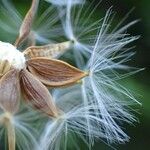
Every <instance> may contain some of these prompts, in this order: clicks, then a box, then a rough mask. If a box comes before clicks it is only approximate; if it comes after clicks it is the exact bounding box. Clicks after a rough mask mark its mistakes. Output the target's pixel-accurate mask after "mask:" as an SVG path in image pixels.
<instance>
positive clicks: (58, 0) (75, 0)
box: [45, 0, 83, 6]
mask: <svg viewBox="0 0 150 150" xmlns="http://www.w3.org/2000/svg"><path fill="white" fill-rule="evenodd" d="M45 1H47V2H50V3H52V4H53V5H56V6H66V5H67V4H68V3H70V2H71V3H72V4H73V5H75V4H81V3H83V0H45Z"/></svg>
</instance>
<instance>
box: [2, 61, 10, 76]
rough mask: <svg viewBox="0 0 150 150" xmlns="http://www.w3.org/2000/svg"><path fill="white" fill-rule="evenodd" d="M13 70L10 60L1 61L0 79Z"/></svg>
mask: <svg viewBox="0 0 150 150" xmlns="http://www.w3.org/2000/svg"><path fill="white" fill-rule="evenodd" d="M10 69H11V64H10V63H9V62H8V60H1V61H0V77H1V76H3V75H4V74H5V73H7V72H8V71H9V70H10Z"/></svg>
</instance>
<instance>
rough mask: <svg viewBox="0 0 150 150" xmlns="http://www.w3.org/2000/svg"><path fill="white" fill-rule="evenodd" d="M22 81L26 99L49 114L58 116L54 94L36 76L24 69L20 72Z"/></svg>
mask: <svg viewBox="0 0 150 150" xmlns="http://www.w3.org/2000/svg"><path fill="white" fill-rule="evenodd" d="M20 83H21V89H22V94H23V96H24V99H25V100H26V101H28V102H30V103H31V104H32V106H34V107H35V108H36V109H38V110H40V111H43V112H44V113H46V114H48V115H49V116H52V117H57V115H58V109H57V108H56V106H55V104H54V101H53V99H52V96H51V95H50V93H49V91H48V89H47V88H46V87H45V86H44V85H43V84H42V83H41V82H40V81H39V80H38V79H37V78H36V77H34V76H33V75H32V74H31V73H29V72H28V71H27V70H25V69H24V70H22V71H21V73H20Z"/></svg>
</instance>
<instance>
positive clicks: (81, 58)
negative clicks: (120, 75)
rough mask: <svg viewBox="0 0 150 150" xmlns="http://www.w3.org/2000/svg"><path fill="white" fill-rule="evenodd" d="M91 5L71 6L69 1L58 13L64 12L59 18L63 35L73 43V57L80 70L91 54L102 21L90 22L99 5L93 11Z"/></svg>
mask: <svg viewBox="0 0 150 150" xmlns="http://www.w3.org/2000/svg"><path fill="white" fill-rule="evenodd" d="M92 4H93V3H91V4H90V5H87V4H86V3H82V4H81V5H73V4H72V1H69V2H68V3H67V6H66V7H65V9H64V8H60V12H61V11H62V10H65V12H66V13H65V15H64V17H62V18H61V20H62V25H63V28H64V32H65V35H66V37H67V39H69V40H71V41H73V42H74V45H73V57H74V58H75V62H76V64H77V66H78V67H79V68H82V69H83V67H84V66H85V64H86V61H85V60H86V59H88V58H89V56H90V54H91V53H92V51H91V49H93V45H94V44H93V43H94V40H95V38H96V35H97V32H98V29H99V27H100V26H99V23H100V22H101V20H102V19H98V20H97V21H92V19H93V17H94V15H95V13H94V12H95V9H96V8H97V6H98V5H99V3H98V4H97V6H96V7H95V8H94V9H93V7H92Z"/></svg>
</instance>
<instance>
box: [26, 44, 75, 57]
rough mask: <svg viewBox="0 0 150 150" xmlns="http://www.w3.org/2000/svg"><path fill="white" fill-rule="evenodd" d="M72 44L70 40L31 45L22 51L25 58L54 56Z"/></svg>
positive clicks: (60, 53)
mask: <svg viewBox="0 0 150 150" xmlns="http://www.w3.org/2000/svg"><path fill="white" fill-rule="evenodd" d="M71 46H72V42H70V41H67V42H63V43H58V44H48V45H45V46H31V47H29V48H27V49H26V50H25V51H24V55H25V56H26V57H27V58H36V57H48V58H56V57H58V56H60V55H62V54H63V53H64V52H66V50H67V49H69V48H70V47H71Z"/></svg>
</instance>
